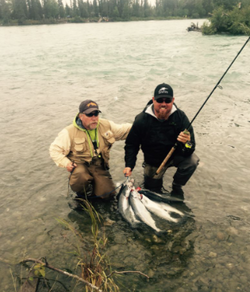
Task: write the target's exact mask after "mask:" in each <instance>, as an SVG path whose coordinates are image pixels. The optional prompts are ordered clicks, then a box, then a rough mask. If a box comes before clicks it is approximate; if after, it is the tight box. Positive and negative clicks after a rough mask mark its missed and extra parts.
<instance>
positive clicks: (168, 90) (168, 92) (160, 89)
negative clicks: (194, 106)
mask: <svg viewBox="0 0 250 292" xmlns="http://www.w3.org/2000/svg"><path fill="white" fill-rule="evenodd" d="M160 97H171V98H173V97H174V92H173V89H172V87H171V86H170V85H168V84H166V83H162V84H159V85H157V86H156V88H155V92H154V98H155V99H158V98H160Z"/></svg>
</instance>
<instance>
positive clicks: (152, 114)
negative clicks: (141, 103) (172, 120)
mask: <svg viewBox="0 0 250 292" xmlns="http://www.w3.org/2000/svg"><path fill="white" fill-rule="evenodd" d="M153 106H154V105H153V104H151V105H150V106H148V107H147V109H146V110H145V113H146V114H149V115H150V116H153V117H155V118H156V119H157V120H159V119H158V118H157V117H156V115H155V113H154V109H153ZM175 111H177V107H176V106H175V104H173V106H172V109H171V112H170V115H169V117H170V116H171V115H172V114H173V113H174V112H175Z"/></svg>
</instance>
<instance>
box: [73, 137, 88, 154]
mask: <svg viewBox="0 0 250 292" xmlns="http://www.w3.org/2000/svg"><path fill="white" fill-rule="evenodd" d="M74 142H75V147H74V148H75V151H76V152H83V151H85V150H86V140H85V138H75V139H74Z"/></svg>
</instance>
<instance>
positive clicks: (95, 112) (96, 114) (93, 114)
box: [85, 111, 99, 118]
mask: <svg viewBox="0 0 250 292" xmlns="http://www.w3.org/2000/svg"><path fill="white" fill-rule="evenodd" d="M98 115H99V112H98V111H94V112H92V113H89V114H85V116H87V117H89V118H90V117H93V116H95V117H97V116H98Z"/></svg>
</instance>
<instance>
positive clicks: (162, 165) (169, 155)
mask: <svg viewBox="0 0 250 292" xmlns="http://www.w3.org/2000/svg"><path fill="white" fill-rule="evenodd" d="M249 40H250V37H249V38H248V39H247V40H246V42H245V44H244V45H243V46H242V48H241V49H240V50H239V52H238V54H237V55H236V56H235V58H234V59H233V61H232V62H231V64H230V65H229V66H228V68H227V70H226V71H225V72H224V74H223V75H222V76H221V78H220V80H219V81H218V82H217V84H216V85H215V87H214V88H213V90H212V91H211V93H210V94H209V95H208V97H207V98H206V100H205V101H204V103H203V104H202V106H201V107H200V109H199V110H198V112H197V113H196V114H195V116H194V117H193V119H192V120H191V122H190V123H189V125H188V127H187V128H186V130H185V131H187V132H188V130H189V129H190V127H191V125H192V123H193V122H194V120H195V119H196V118H197V116H198V114H199V113H200V111H201V110H202V108H203V107H204V106H205V104H206V103H207V101H208V100H209V98H210V97H211V95H212V94H213V93H214V91H215V89H216V88H217V87H218V86H219V84H220V82H221V80H222V79H223V78H224V77H225V75H226V74H227V72H228V70H229V69H230V68H231V66H232V65H233V63H234V62H235V60H236V59H237V58H238V56H239V55H240V53H241V52H242V50H243V49H244V47H245V46H246V44H247V43H248V42H249ZM185 131H184V132H185ZM177 145H178V144H177V142H176V143H175V144H174V146H173V147H172V148H171V150H170V151H169V153H168V155H167V156H166V157H165V159H164V160H163V162H162V164H161V165H160V166H159V168H158V169H157V171H156V175H157V174H159V173H160V171H161V170H162V168H163V167H164V166H165V164H166V163H167V161H168V160H169V158H170V157H171V155H172V154H173V152H174V151H175V149H176V148H177Z"/></svg>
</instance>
